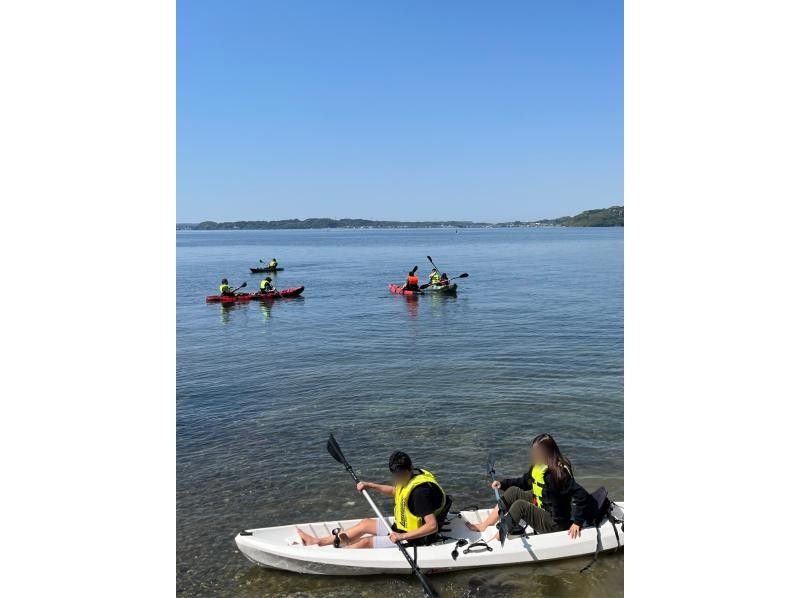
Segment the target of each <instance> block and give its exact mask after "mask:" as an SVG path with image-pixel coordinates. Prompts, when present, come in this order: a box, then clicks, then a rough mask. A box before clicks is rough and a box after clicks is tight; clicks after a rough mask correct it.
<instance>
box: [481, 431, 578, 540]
mask: <svg viewBox="0 0 800 598" xmlns="http://www.w3.org/2000/svg"><path fill="white" fill-rule="evenodd" d="M529 454H530V460H531V468H530V470H529V471H526V472H525V473H524V474H523V475H522V477H519V478H509V479H506V480H503V481H497V480H494V481H492V483H491V487H492V488H497V489H499V490H501V491H502V493H501V495H500V500H501V501H502V502H503V505H504V506H505V509H506V512H507V513H508V514H509V515H510V516H511V519H513V520H514V524H516V525H519V524H520V522H521V521H524V522H525V523H527V524H528V525H530V526H531V527H532V528H533V529H534V530H536V531H537V532H538V533H540V534H547V533H550V532H558V531H564V530H567V533H568V534H569V536H570V538H572V539H575V538H577V537H579V536H580V535H581V527H583V525H584V524H585V523H586V516H587V515H588V514H589V508H590V507H589V505H590V496H589V493H588V492H586V490H584V489H583V487H582V486H581V485H580V484H578V483H577V482H576V481H575V478H573V477H572V463H570V461H569V459H567V458H566V457H565V456H564V455H562V454H561V451H560V450H559V448H558V445H557V444H556V441H555V440H553V437H552V436H550V435H549V434H540V435H539V436H537V437H536V438H534V439H533V441H531V445H530V453H529ZM499 519H500V515H499V512H498V508H497V507H495V508H494V510H493V511H492V513H491V514H490V515H489V517H487V518H486V520H485V521H482V522H480V523H467V527H468V528H470V529H471V530H473V531H479V532H483V531H484V530H485V529H486V528H487V527H489V526H490V525H494V524H496V523H497V522H498V521H499Z"/></svg>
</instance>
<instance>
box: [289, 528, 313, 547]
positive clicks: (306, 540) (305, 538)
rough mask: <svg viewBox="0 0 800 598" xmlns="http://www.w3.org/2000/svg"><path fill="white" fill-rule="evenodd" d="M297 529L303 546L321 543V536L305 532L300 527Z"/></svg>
mask: <svg viewBox="0 0 800 598" xmlns="http://www.w3.org/2000/svg"><path fill="white" fill-rule="evenodd" d="M295 529H296V530H297V535H298V536H300V541H301V542H302V543H303V546H313V545H314V544H319V538H316V537H314V536H312V535H311V534H307V533H305V532H304V531H303V530H301V529H300V528H299V527H298V528H295Z"/></svg>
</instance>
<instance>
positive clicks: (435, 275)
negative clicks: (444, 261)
mask: <svg viewBox="0 0 800 598" xmlns="http://www.w3.org/2000/svg"><path fill="white" fill-rule="evenodd" d="M428 280H429V281H430V283H431V284H432V285H436V284H439V271H438V270H437V269H436V268H434V269H433V270H431V273H430V274H429V275H428Z"/></svg>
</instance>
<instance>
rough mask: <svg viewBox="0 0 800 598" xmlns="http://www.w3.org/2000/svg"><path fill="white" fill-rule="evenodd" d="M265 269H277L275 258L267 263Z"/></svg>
mask: <svg viewBox="0 0 800 598" xmlns="http://www.w3.org/2000/svg"><path fill="white" fill-rule="evenodd" d="M267 267H268V268H271V269H273V270H274V269H275V268H277V267H278V260H276V259H275V258H272V260H271V261H270V262H269V264H268V265H267Z"/></svg>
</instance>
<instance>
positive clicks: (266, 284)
mask: <svg viewBox="0 0 800 598" xmlns="http://www.w3.org/2000/svg"><path fill="white" fill-rule="evenodd" d="M274 290H275V287H273V286H272V279H271V278H270V277H269V276H267V277H265V278H264V280H262V281H261V292H262V293H270V292H272V291H274Z"/></svg>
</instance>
